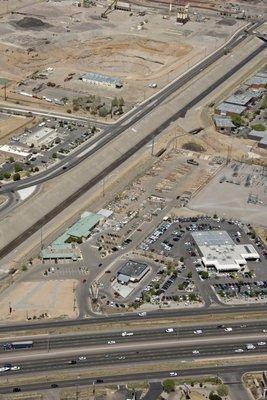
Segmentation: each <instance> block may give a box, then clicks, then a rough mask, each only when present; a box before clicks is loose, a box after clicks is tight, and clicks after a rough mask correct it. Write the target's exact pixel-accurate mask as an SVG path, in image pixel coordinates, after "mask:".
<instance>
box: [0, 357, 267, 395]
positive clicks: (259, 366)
mask: <svg viewBox="0 0 267 400" xmlns="http://www.w3.org/2000/svg"><path fill="white" fill-rule="evenodd" d="M266 369H267V362H263V363H253V364H250V365H249V366H247V365H242V366H240V364H239V363H238V364H237V365H233V366H217V367H214V366H212V367H198V368H192V369H188V370H186V369H184V370H181V371H178V378H179V377H202V376H215V375H221V374H224V373H229V372H232V373H239V374H240V375H242V374H244V373H246V372H249V371H264V370H266ZM169 377H170V374H169V372H168V371H160V367H159V371H158V372H147V373H137V374H120V375H113V376H107V377H104V378H103V377H102V376H94V377H92V378H82V379H81V378H78V379H77V378H75V379H70V380H65V381H56V383H57V384H58V387H60V388H64V387H75V386H76V387H81V386H88V385H93V384H95V383H97V380H98V379H101V380H103V384H112V383H122V382H132V381H152V380H161V379H166V378H169ZM20 389H21V391H23V392H26V391H34V392H36V391H40V390H46V389H51V381H46V382H45V380H44V381H43V382H42V383H41V384H40V383H38V384H26V385H20ZM12 390H13V389H12V387H11V386H2V387H0V393H10V392H12Z"/></svg>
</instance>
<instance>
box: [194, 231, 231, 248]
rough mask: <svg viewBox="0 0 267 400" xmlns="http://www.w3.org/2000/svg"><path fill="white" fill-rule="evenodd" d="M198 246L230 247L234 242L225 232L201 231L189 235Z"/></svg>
mask: <svg viewBox="0 0 267 400" xmlns="http://www.w3.org/2000/svg"><path fill="white" fill-rule="evenodd" d="M191 235H192V237H193V239H194V241H195V242H196V244H197V245H198V246H218V245H232V244H234V241H233V240H232V239H231V237H230V236H229V234H228V233H227V232H226V231H201V232H192V233H191Z"/></svg>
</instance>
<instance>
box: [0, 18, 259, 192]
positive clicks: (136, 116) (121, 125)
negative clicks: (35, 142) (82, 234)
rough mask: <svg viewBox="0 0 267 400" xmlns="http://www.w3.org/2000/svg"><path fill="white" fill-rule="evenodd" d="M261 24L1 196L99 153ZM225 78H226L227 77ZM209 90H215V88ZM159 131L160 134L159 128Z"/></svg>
mask: <svg viewBox="0 0 267 400" xmlns="http://www.w3.org/2000/svg"><path fill="white" fill-rule="evenodd" d="M262 23H263V22H262V21H260V22H255V23H253V24H250V26H249V27H247V26H246V27H244V28H243V29H240V30H239V31H238V32H237V33H236V34H235V35H233V36H232V37H231V39H230V40H229V41H228V42H227V43H225V45H224V46H222V47H220V48H219V49H218V50H217V51H215V52H213V53H212V54H211V55H209V56H208V57H206V58H205V59H204V60H203V61H201V62H199V63H198V64H196V65H195V66H194V67H192V68H191V69H190V70H189V71H188V72H186V73H184V74H183V75H182V76H181V77H179V78H177V79H176V80H174V81H173V82H171V83H170V84H169V85H167V86H166V87H165V88H163V89H162V90H161V91H159V92H158V93H156V94H155V95H154V96H153V97H150V98H149V99H148V100H146V101H144V102H142V103H141V104H140V105H138V106H137V107H135V108H134V109H132V110H131V111H130V112H128V113H127V114H126V115H125V116H124V117H122V118H121V119H120V120H119V122H117V123H115V124H113V125H111V126H108V127H107V128H106V129H104V131H103V132H102V133H101V134H100V135H99V136H98V137H97V138H95V140H94V141H90V143H88V144H87V145H86V146H84V147H83V149H82V153H83V155H82V156H81V155H80V152H81V149H79V150H77V151H75V152H73V153H72V154H71V155H69V156H67V157H66V158H64V160H63V161H61V162H59V163H57V164H56V165H55V166H54V167H51V168H49V170H47V171H44V172H43V173H40V174H38V177H37V176H34V177H29V178H26V179H24V180H23V181H19V182H13V183H8V184H6V185H4V186H3V187H2V188H0V193H5V192H8V191H11V190H18V189H22V188H25V187H29V186H32V185H36V184H38V183H42V182H44V181H46V180H49V179H52V178H54V177H56V176H58V175H60V174H63V173H65V169H64V170H63V169H62V166H63V164H64V166H66V164H67V169H70V168H73V167H74V166H76V165H77V164H79V163H80V162H81V161H83V160H84V159H85V158H87V157H89V156H90V155H91V154H93V153H95V152H96V151H97V150H99V148H101V147H103V146H104V145H105V144H107V143H108V142H110V141H111V140H113V139H114V138H115V137H117V136H118V135H120V134H121V133H123V132H124V131H125V130H127V129H128V128H129V127H130V126H133V125H134V124H135V123H136V122H138V121H139V120H141V119H142V118H143V117H144V116H145V115H147V114H148V113H149V112H150V111H152V110H153V109H154V108H156V107H157V106H159V105H160V104H161V103H162V102H163V101H164V100H166V99H167V98H168V97H169V96H171V95H172V94H173V93H175V92H176V91H177V90H178V89H180V88H181V87H183V86H184V85H185V84H186V83H188V82H189V81H190V80H192V79H193V78H194V77H196V76H197V75H198V74H200V73H201V72H202V71H203V70H205V69H207V68H208V67H209V66H210V65H212V64H213V63H215V62H216V61H217V60H219V59H220V58H221V57H223V56H224V55H225V54H226V53H227V52H229V51H230V50H233V49H234V48H235V47H236V46H237V45H239V44H240V43H241V42H242V41H243V40H244V39H245V38H246V37H247V35H248V34H249V33H250V32H252V31H253V30H255V29H256V28H258V27H259V26H260V25H262ZM245 32H246V33H245ZM264 48H265V45H264V44H263V45H262V48H260V50H259V52H261V51H262V50H263V49H264ZM255 55H256V54H253V56H252V57H249V58H248V59H247V60H246V61H245V62H243V63H242V64H241V65H239V68H241V67H242V66H243V65H245V64H246V62H248V61H249V60H251V59H252V58H253V57H254V56H255ZM239 68H237V69H236V70H235V71H232V74H233V73H234V72H236V71H237V70H238V69H239ZM232 74H231V75H232ZM231 75H230V76H231ZM225 79H227V77H226V78H225ZM212 90H214V88H213V89H212ZM208 93H209V92H208V91H207V92H206V94H205V95H203V97H202V98H204V97H205V96H206V95H207V94H208ZM198 101H199V100H198ZM191 107H192V106H190V105H188V107H187V108H185V109H183V110H180V111H179V116H183V115H185V113H186V111H187V110H189V109H190V108H191ZM0 109H1V107H0ZM2 109H4V108H3V106H2ZM49 116H50V117H51V115H49ZM179 116H178V117H179ZM52 117H53V114H52ZM160 131H162V129H161V130H160ZM160 131H159V132H160ZM150 140H151V139H150ZM85 149H87V150H88V151H85ZM135 151H137V150H135Z"/></svg>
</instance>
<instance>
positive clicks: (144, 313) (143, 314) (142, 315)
mask: <svg viewBox="0 0 267 400" xmlns="http://www.w3.org/2000/svg"><path fill="white" fill-rule="evenodd" d="M138 315H139V317H145V316H146V312H145V311H143V312H140V313H138Z"/></svg>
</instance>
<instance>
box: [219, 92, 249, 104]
mask: <svg viewBox="0 0 267 400" xmlns="http://www.w3.org/2000/svg"><path fill="white" fill-rule="evenodd" d="M254 98H255V95H254V94H253V93H251V92H250V93H242V94H234V95H232V96H230V97H228V98H227V99H226V100H225V102H226V103H230V104H237V105H239V106H247V105H248V104H249V103H250V102H251V101H252V100H253V99H254Z"/></svg>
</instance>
